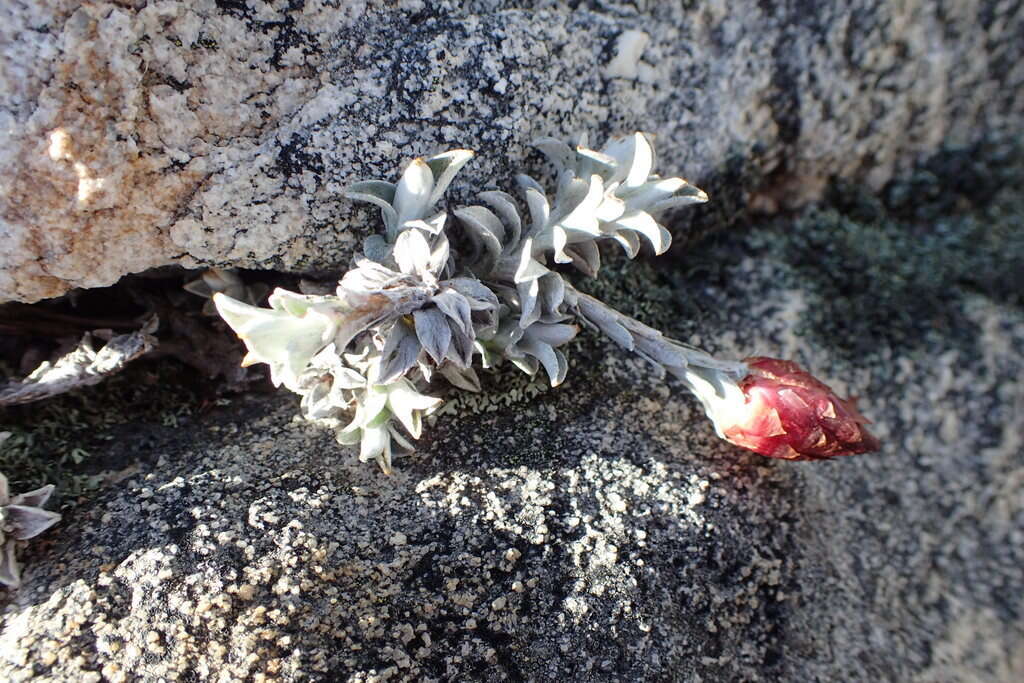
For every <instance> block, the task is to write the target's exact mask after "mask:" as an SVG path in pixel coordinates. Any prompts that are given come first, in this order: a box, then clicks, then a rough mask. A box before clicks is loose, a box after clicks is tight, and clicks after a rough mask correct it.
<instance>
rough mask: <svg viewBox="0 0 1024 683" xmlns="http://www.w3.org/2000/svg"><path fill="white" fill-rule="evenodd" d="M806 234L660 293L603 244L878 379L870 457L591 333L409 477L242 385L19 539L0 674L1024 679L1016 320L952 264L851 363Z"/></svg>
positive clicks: (776, 338) (750, 331)
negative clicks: (953, 277)
mask: <svg viewBox="0 0 1024 683" xmlns="http://www.w3.org/2000/svg"><path fill="white" fill-rule="evenodd" d="M1018 196H1019V192H1018ZM993 201H994V203H995V205H996V206H997V207H1001V208H1000V210H1005V209H1007V207H1011V206H1013V204H1012V202H1011V203H1006V202H1002V201H1001V200H1000V199H999V197H997V198H996V199H995V200H993ZM1016 207H1017V208H1016V213H1015V214H1013V215H1016V216H1017V218H1016V219H1015V220H1017V221H1018V223H1019V221H1020V220H1021V217H1024V201H1018V204H1017V205H1016ZM797 228H798V229H797ZM825 228H828V229H835V226H832V227H829V226H828V225H826V226H825ZM950 229H952V228H949V227H948V226H947V227H946V228H943V230H945V231H948V230H950ZM807 231H808V228H807V226H806V225H801V224H793V223H791V222H790V221H789V220H786V221H783V222H782V223H781V224H780V225H776V226H775V227H773V228H772V229H770V230H757V231H754V232H752V233H750V234H747V235H739V234H736V235H733V236H730V237H729V239H728V241H726V242H725V246H723V247H716V249H719V251H712V252H710V253H708V252H707V251H706V249H707V248H708V247H703V248H702V249H705V251H701V250H698V251H696V252H695V253H693V254H691V263H692V264H694V265H697V264H699V263H700V262H701V259H702V258H703V259H705V266H704V269H705V272H702V273H701V274H700V275H699V276H694V277H693V278H690V279H683V280H676V281H675V285H674V286H673V287H671V288H668V287H662V288H658V287H651V286H650V283H651V282H654V276H653V275H652V274H651V272H650V271H649V270H648V267H647V266H644V265H643V264H630V268H629V270H627V271H626V272H627V273H632V274H633V275H631V276H630V277H640V278H644V279H645V281H646V282H647V284H648V286H645V287H636V286H632V285H631V284H630V281H629V280H628V277H627V276H621V275H620V273H619V272H618V271H617V266H616V264H615V262H613V263H610V264H609V271H610V272H609V277H608V279H607V280H606V281H605V285H603V286H605V288H606V289H605V290H604V291H603V292H602V295H603V296H605V298H607V299H609V300H612V301H615V302H616V303H617V304H618V305H622V306H624V307H627V306H632V307H633V308H632V309H630V312H631V313H634V314H636V315H641V316H643V317H644V318H645V319H646V320H648V321H650V322H654V321H655V320H657V321H658V322H659V324H660V325H662V326H664V327H665V328H666V329H667V330H669V331H671V332H673V333H674V334H677V335H679V336H685V337H686V338H688V339H689V340H690V341H693V342H695V343H698V344H701V345H703V346H705V347H707V348H709V349H710V350H713V351H714V352H716V353H718V354H721V355H723V356H730V355H731V356H742V355H747V354H751V353H755V352H756V353H763V354H769V355H775V356H780V357H789V358H794V359H796V360H798V361H799V362H800V363H801V364H803V365H805V366H807V367H809V368H812V369H813V370H814V371H815V373H816V374H818V375H820V376H822V377H825V378H828V379H829V380H831V381H832V383H833V384H834V386H835V387H836V388H837V390H839V391H840V393H842V394H846V395H849V394H853V395H859V396H860V397H861V408H862V409H863V411H864V413H865V414H866V415H868V416H869V417H871V418H872V419H873V420H874V423H875V424H874V425H873V429H874V430H875V431H876V433H877V434H878V435H879V436H880V437H881V438H882V440H883V442H884V444H885V446H884V448H883V450H882V452H880V453H877V454H873V455H865V456H858V457H854V458H847V459H840V460H836V461H830V462H825V463H791V462H778V461H770V460H767V459H764V458H760V457H758V456H754V455H750V454H744V453H742V452H741V451H738V450H737V449H735V448H733V447H731V446H729V445H728V444H725V443H723V442H721V441H719V440H718V439H717V438H716V437H715V436H714V434H713V432H712V429H711V427H710V425H709V424H708V423H707V422H706V421H705V420H704V419H703V417H702V416H701V415H700V409H699V407H698V406H697V405H696V404H695V403H694V402H693V401H691V400H689V399H688V398H686V397H685V396H683V395H681V392H680V388H679V387H678V386H675V385H672V384H669V385H666V384H663V383H660V382H659V381H657V380H655V379H653V378H652V377H651V375H650V373H649V371H648V369H647V368H646V367H645V366H643V365H641V364H640V363H638V362H636V361H634V360H633V359H625V358H623V357H622V355H621V353H620V352H618V351H616V350H615V349H614V348H613V347H611V346H610V345H604V344H601V343H599V342H596V341H594V340H589V339H587V338H584V339H583V340H582V341H580V342H579V343H578V344H577V347H576V348H575V349H574V350H573V354H572V357H573V358H574V366H573V368H572V369H571V371H570V373H569V378H568V380H567V381H566V383H565V384H564V385H562V386H561V387H559V388H557V389H547V388H546V387H545V385H543V384H532V383H529V382H526V381H525V380H524V379H523V376H522V375H520V374H516V372H515V371H514V370H509V371H508V372H501V373H499V374H497V375H487V376H486V378H485V391H484V392H483V394H481V395H468V394H457V395H454V396H452V397H451V399H452V400H451V402H450V403H449V404H448V406H449V408H448V410H445V411H444V412H443V413H442V414H440V415H438V416H437V418H436V419H435V420H434V422H433V424H432V425H430V426H429V428H428V429H427V430H426V434H425V435H424V438H423V440H422V441H421V446H422V450H421V452H420V453H418V454H417V455H415V456H412V457H410V458H407V459H402V460H399V461H397V463H396V473H395V474H394V475H393V476H392V477H386V476H383V475H381V474H380V473H379V472H378V471H377V470H376V469H375V468H374V467H372V466H368V465H364V464H360V463H358V462H356V459H355V454H354V453H353V452H352V451H351V450H347V449H342V448H340V447H338V446H337V445H336V444H335V443H334V442H333V439H332V437H331V435H330V434H328V433H325V432H323V431H320V430H319V429H317V428H316V427H313V426H311V425H309V424H307V423H304V422H302V421H301V420H300V419H299V418H297V417H295V416H294V414H295V411H296V407H297V406H296V400H295V399H294V397H292V396H288V395H286V394H283V393H282V394H278V395H274V396H272V397H269V398H267V397H263V398H260V397H245V398H240V399H237V400H236V401H235V402H234V403H233V404H232V405H230V406H228V407H225V408H222V409H221V410H220V411H219V412H216V413H214V414H213V415H211V416H208V417H206V418H203V419H195V420H193V421H192V422H191V423H189V424H188V425H187V428H184V429H182V430H180V437H179V438H178V439H177V440H176V441H174V442H173V443H172V444H169V445H165V446H162V447H161V448H160V449H159V451H158V452H156V453H146V454H141V455H144V456H145V457H144V460H146V461H147V462H148V464H146V465H145V466H144V468H143V472H142V473H141V474H140V475H138V476H136V477H134V478H132V479H129V480H127V481H124V482H122V483H120V484H117V485H115V486H112V487H111V488H110V489H108V491H107V492H106V493H105V494H104V495H103V496H102V497H100V498H99V499H97V500H95V501H93V502H90V503H87V504H84V505H82V506H79V507H78V508H76V509H74V510H73V511H72V512H69V513H66V514H65V521H64V522H63V523H62V525H61V526H60V527H58V528H56V529H54V530H53V531H52V532H51V533H49V534H48V535H47V536H46V537H44V538H43V539H42V542H40V543H37V544H35V545H33V546H32V547H30V548H29V549H27V552H26V554H25V556H24V564H25V566H26V568H25V573H24V581H25V583H24V586H23V587H22V588H21V589H20V590H19V591H18V592H16V593H12V594H9V595H8V596H7V598H6V599H7V603H6V607H5V610H4V616H3V620H4V621H3V628H2V631H0V676H2V677H3V678H4V679H5V680H12V681H19V680H30V679H35V678H43V679H49V680H100V678H101V677H102V679H105V680H115V681H116V680H127V679H135V678H141V679H143V680H157V679H162V680H194V679H203V680H205V679H232V680H234V679H250V678H251V679H252V680H267V679H275V680H311V679H312V680H339V679H346V680H366V681H369V680H417V681H419V680H454V679H458V680H467V679H469V680H481V679H488V680H538V681H547V680H551V681H564V680H581V681H603V680H680V681H698V680H719V681H731V680H744V681H754V680H766V681H768V680H770V681H776V680H791V681H805V680H826V679H827V680H842V681H861V680H913V681H976V680H988V681H1013V680H1020V678H1021V676H1022V675H1024V658H1022V656H1021V653H1022V652H1024V631H1022V630H1021V610H1022V608H1024V604H1022V596H1024V578H1022V576H1021V573H1020V567H1021V565H1022V563H1024V461H1022V452H1024V451H1022V443H1021V434H1022V433H1024V421H1022V420H1024V381H1022V379H1024V355H1022V351H1021V350H1022V349H1024V312H1022V309H1021V307H1020V305H1019V304H1015V303H1012V302H1009V301H1004V300H1002V299H1000V298H999V297H996V296H990V295H988V294H986V293H985V292H979V291H977V290H974V289H972V288H968V287H965V286H963V285H950V286H949V287H948V288H947V289H946V290H945V296H944V299H943V301H944V302H945V306H946V307H947V309H948V311H949V312H950V313H951V314H952V313H955V316H953V318H951V319H953V320H954V321H955V322H954V323H951V324H950V325H949V326H948V327H946V326H943V325H940V324H937V323H936V320H938V319H939V318H937V317H934V316H931V315H929V316H921V317H918V318H916V319H913V320H911V321H910V322H908V323H899V324H906V325H912V326H913V330H914V331H915V334H907V335H906V336H905V337H901V338H897V337H892V338H887V337H885V336H873V337H871V338H869V339H868V340H867V342H868V344H869V345H870V346H871V347H872V348H871V349H866V348H861V347H859V346H858V347H854V348H857V349H858V351H857V354H856V355H851V354H850V353H849V351H848V350H849V349H850V348H851V347H850V346H849V345H846V344H843V343H842V342H843V341H845V340H843V339H837V338H836V337H835V334H836V332H835V328H834V325H836V324H837V321H838V322H839V323H842V324H844V325H846V326H847V327H846V328H845V329H846V331H847V333H848V334H854V333H855V331H856V330H857V329H859V328H858V327H857V326H858V325H861V324H863V321H862V320H858V319H843V318H842V314H843V312H844V311H845V310H846V309H845V308H842V307H841V305H840V302H839V301H838V300H837V299H836V298H835V297H834V295H833V293H832V292H831V291H830V290H825V289H823V288H821V287H819V286H818V285H817V284H816V282H817V281H816V280H815V279H813V278H812V277H811V275H810V270H809V268H810V267H811V266H808V265H806V264H801V262H800V261H799V259H798V258H796V257H794V256H793V255H794V254H797V253H798V252H797V250H795V249H794V248H793V243H794V241H799V240H802V239H805V236H806V235H807V234H808V232H807ZM780 242H781V243H783V246H782V247H780V248H766V246H765V245H766V244H774V243H780ZM923 244H930V243H927V242H923ZM722 250H724V251H722ZM936 256H937V257H942V258H946V259H949V258H955V254H945V253H942V252H939V253H937V254H936ZM712 258H713V259H714V260H713V261H711V259H712ZM828 258H832V259H838V258H841V254H839V255H836V254H832V255H828ZM794 259H795V260H794ZM708 262H711V263H716V264H719V265H718V266H716V267H714V268H712V270H713V271H714V272H713V273H712V274H710V275H709V274H708V273H707V272H706V269H708V268H711V266H708V265H707V263H708ZM830 263H831V262H829V261H827V260H826V261H825V263H824V267H826V268H827V267H828V266H829V265H830ZM722 264H725V265H722ZM815 265H817V264H815ZM672 277H675V276H674V275H672V274H671V273H669V274H665V273H663V274H662V277H661V280H662V281H664V279H665V278H670V279H671V278H672ZM829 277H831V278H832V279H833V280H837V279H838V281H839V282H840V283H841V282H842V281H843V278H844V277H852V276H851V275H850V274H844V273H843V272H842V271H841V270H837V269H832V270H830V271H829ZM894 279H898V278H897V277H896V276H895V275H894ZM899 286H901V285H900V284H899V283H898V282H894V283H886V282H881V281H880V282H879V283H878V284H877V287H878V289H879V291H882V290H884V289H885V288H886V287H899ZM637 292H647V294H645V295H644V296H645V297H646V298H643V297H642V298H637V295H636V293H637ZM694 301H696V302H698V303H699V305H700V306H701V307H702V308H703V309H704V310H705V312H706V314H705V315H704V316H703V320H701V324H700V326H699V327H697V326H696V325H695V324H694V322H693V321H692V320H688V316H685V312H686V310H687V308H686V306H688V305H692V303H693V302H694ZM630 302H632V303H630ZM846 305H847V304H845V303H844V304H842V306H846ZM673 319H675V320H676V321H677V322H676V323H674V324H673V323H672V322H671V320H673ZM893 324H896V321H893ZM814 330H826V331H827V332H828V334H829V335H832V337H831V338H832V339H833V342H834V343H831V344H830V343H829V342H828V338H829V337H827V336H826V337H824V338H822V337H820V336H819V337H815V336H814V335H815V334H816V333H815V332H814ZM862 333H864V332H863V330H862ZM112 447H113V448H118V447H120V448H125V449H130V450H132V451H133V452H134V451H135V450H137V448H138V447H137V445H136V444H134V443H132V444H113V445H112ZM138 455H140V454H138V453H136V457H137V456H138ZM147 458H148V459H147ZM37 540H39V539H37Z"/></svg>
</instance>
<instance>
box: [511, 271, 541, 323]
mask: <svg viewBox="0 0 1024 683" xmlns="http://www.w3.org/2000/svg"><path fill="white" fill-rule="evenodd" d="M516 289H517V290H518V291H519V307H520V310H521V311H522V312H521V314H520V316H519V327H520V328H521V329H524V330H525V329H526V328H528V327H529V326H530V325H532V324H533V323H535V322H537V321H538V320H540V314H541V310H540V306H538V305H537V295H538V294H540V281H539V280H528V281H526V282H522V283H520V284H518V285H516Z"/></svg>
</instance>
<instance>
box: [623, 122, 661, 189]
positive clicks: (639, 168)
mask: <svg viewBox="0 0 1024 683" xmlns="http://www.w3.org/2000/svg"><path fill="white" fill-rule="evenodd" d="M632 143H633V156H632V159H630V162H629V173H628V175H627V176H626V180H625V183H624V184H625V186H626V187H629V188H633V187H640V186H641V185H643V184H644V183H646V182H647V179H648V178H649V177H650V176H651V169H652V168H653V167H654V149H653V148H652V147H651V143H650V142H648V140H647V138H646V137H645V136H644V134H643V133H633V135H632Z"/></svg>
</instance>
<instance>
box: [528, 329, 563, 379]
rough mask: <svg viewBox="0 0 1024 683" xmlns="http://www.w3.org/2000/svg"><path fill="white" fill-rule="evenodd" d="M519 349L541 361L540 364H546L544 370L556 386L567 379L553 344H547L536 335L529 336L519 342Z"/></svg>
mask: <svg viewBox="0 0 1024 683" xmlns="http://www.w3.org/2000/svg"><path fill="white" fill-rule="evenodd" d="M519 349H520V350H521V351H525V352H526V353H528V354H530V355H531V356H533V357H534V358H536V359H537V360H539V361H540V364H541V365H543V366H544V371H545V372H546V373H548V379H549V380H551V386H553V387H556V386H558V385H559V384H560V383H561V382H562V380H563V379H565V376H564V375H562V374H561V368H560V367H559V364H558V356H557V355H556V354H555V350H554V349H553V348H551V345H549V344H545V343H544V342H542V341H540V340H539V339H536V338H534V337H529V338H524V339H523V340H522V341H521V342H519Z"/></svg>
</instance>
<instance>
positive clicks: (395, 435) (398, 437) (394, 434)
mask: <svg viewBox="0 0 1024 683" xmlns="http://www.w3.org/2000/svg"><path fill="white" fill-rule="evenodd" d="M388 431H389V432H390V433H391V438H392V439H394V440H395V441H397V442H398V445H399V447H401V448H404V449H405V450H407V451H414V450H416V447H415V446H413V445H412V442H411V441H409V440H408V439H406V438H405V437H404V436H403V435H402V433H401V432H400V431H399V430H397V429H395V428H394V427H393V426H391V425H388Z"/></svg>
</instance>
